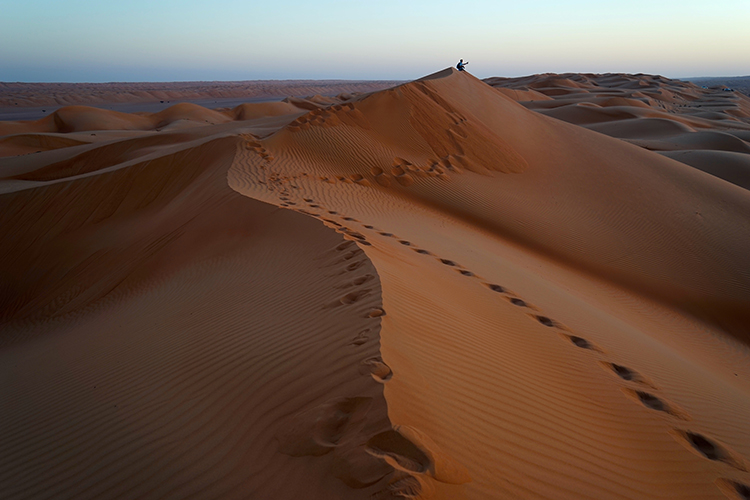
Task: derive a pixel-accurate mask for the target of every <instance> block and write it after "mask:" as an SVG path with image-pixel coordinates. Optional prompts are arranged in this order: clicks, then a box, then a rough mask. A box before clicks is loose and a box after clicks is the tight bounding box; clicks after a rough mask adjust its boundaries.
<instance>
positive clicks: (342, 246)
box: [336, 241, 354, 252]
mask: <svg viewBox="0 0 750 500" xmlns="http://www.w3.org/2000/svg"><path fill="white" fill-rule="evenodd" d="M352 245H354V242H353V241H345V242H343V243H340V244H339V245H338V246H337V247H336V250H338V251H339V252H341V251H343V250H346V249H347V248H350V247H351V246H352Z"/></svg>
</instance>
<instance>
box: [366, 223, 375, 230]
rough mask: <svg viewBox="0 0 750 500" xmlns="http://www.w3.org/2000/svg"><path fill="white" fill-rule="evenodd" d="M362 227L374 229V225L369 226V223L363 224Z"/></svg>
mask: <svg viewBox="0 0 750 500" xmlns="http://www.w3.org/2000/svg"><path fill="white" fill-rule="evenodd" d="M364 227H365V229H375V227H374V226H371V225H369V224H365V226H364Z"/></svg>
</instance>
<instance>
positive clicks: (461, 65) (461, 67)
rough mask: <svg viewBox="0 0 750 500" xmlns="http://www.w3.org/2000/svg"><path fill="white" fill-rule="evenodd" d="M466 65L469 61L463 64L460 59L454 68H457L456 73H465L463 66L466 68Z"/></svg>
mask: <svg viewBox="0 0 750 500" xmlns="http://www.w3.org/2000/svg"><path fill="white" fill-rule="evenodd" d="M467 64H469V61H466V62H464V60H463V59H461V60H460V61H458V64H456V67H457V68H458V71H466V70H465V69H464V66H466V65H467Z"/></svg>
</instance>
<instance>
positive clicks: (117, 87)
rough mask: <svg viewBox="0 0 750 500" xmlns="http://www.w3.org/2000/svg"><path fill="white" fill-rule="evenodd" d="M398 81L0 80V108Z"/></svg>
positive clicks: (324, 90) (277, 92)
mask: <svg viewBox="0 0 750 500" xmlns="http://www.w3.org/2000/svg"><path fill="white" fill-rule="evenodd" d="M397 83H400V82H394V81H357V80H251V81H245V82H243V81H240V82H157V83H151V82H144V83H137V82H134V83H118V82H113V83H12V82H0V108H3V107H8V108H10V107H14V106H19V107H24V106H49V105H63V106H65V105H76V104H84V105H86V104H88V105H91V104H101V103H126V102H128V103H130V102H153V101H167V100H169V101H177V100H198V99H209V98H215V99H226V98H238V97H245V98H252V97H272V96H280V97H286V96H289V95H312V94H339V93H341V92H370V91H373V90H379V89H383V88H386V87H391V86H393V85H396V84H397Z"/></svg>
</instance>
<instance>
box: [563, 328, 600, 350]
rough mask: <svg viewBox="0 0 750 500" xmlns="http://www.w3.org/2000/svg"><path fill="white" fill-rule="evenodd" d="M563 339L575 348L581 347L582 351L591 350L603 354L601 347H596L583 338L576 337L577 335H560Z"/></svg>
mask: <svg viewBox="0 0 750 500" xmlns="http://www.w3.org/2000/svg"><path fill="white" fill-rule="evenodd" d="M560 335H561V336H562V337H563V338H565V339H567V340H569V341H570V342H572V343H573V345H574V346H576V347H580V348H581V349H589V350H591V351H597V352H603V351H602V350H601V349H600V348H599V347H597V346H596V345H594V344H593V343H592V342H589V341H588V340H586V339H584V338H583V337H576V336H575V335H566V334H564V333H561V334H560Z"/></svg>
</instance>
